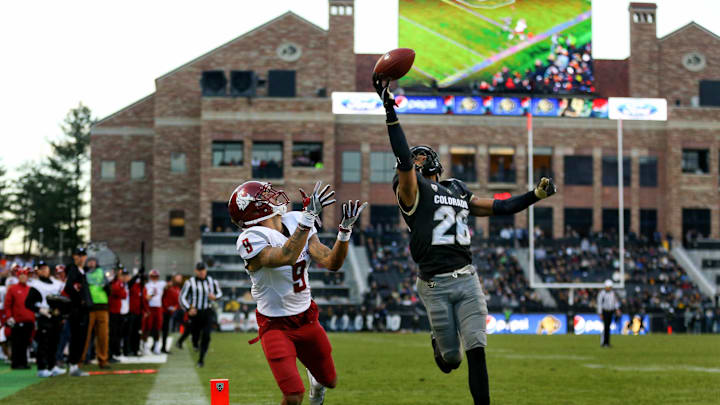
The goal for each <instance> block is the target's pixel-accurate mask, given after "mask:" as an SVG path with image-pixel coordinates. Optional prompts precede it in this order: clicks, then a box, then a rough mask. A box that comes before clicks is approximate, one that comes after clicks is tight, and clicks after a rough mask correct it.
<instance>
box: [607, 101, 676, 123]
mask: <svg viewBox="0 0 720 405" xmlns="http://www.w3.org/2000/svg"><path fill="white" fill-rule="evenodd" d="M608 108H609V117H610V119H611V120H645V121H648V120H650V121H667V100H665V99H664V98H624V97H610V98H609V99H608Z"/></svg>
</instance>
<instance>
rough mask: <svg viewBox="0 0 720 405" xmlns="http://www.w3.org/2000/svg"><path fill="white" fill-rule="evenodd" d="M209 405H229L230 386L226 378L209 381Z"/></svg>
mask: <svg viewBox="0 0 720 405" xmlns="http://www.w3.org/2000/svg"><path fill="white" fill-rule="evenodd" d="M210 404H211V405H230V384H229V383H228V379H227V378H221V379H216V380H210Z"/></svg>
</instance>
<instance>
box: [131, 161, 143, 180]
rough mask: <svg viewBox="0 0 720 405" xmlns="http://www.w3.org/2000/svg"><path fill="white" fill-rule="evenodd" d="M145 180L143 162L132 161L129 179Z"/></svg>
mask: <svg viewBox="0 0 720 405" xmlns="http://www.w3.org/2000/svg"><path fill="white" fill-rule="evenodd" d="M144 178H145V161H144V160H133V161H132V162H130V179H132V180H142V179H144Z"/></svg>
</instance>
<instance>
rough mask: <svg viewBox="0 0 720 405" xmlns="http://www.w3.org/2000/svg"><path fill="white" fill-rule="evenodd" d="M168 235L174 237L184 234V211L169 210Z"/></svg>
mask: <svg viewBox="0 0 720 405" xmlns="http://www.w3.org/2000/svg"><path fill="white" fill-rule="evenodd" d="M170 236H171V237H175V238H181V237H183V236H185V211H183V210H172V211H170Z"/></svg>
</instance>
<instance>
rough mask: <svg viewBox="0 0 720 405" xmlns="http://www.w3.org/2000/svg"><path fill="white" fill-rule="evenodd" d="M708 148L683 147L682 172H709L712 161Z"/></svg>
mask: <svg viewBox="0 0 720 405" xmlns="http://www.w3.org/2000/svg"><path fill="white" fill-rule="evenodd" d="M708 157H709V154H708V150H707V149H683V151H682V172H683V173H691V174H708V173H709V172H710V163H709V161H708Z"/></svg>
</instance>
